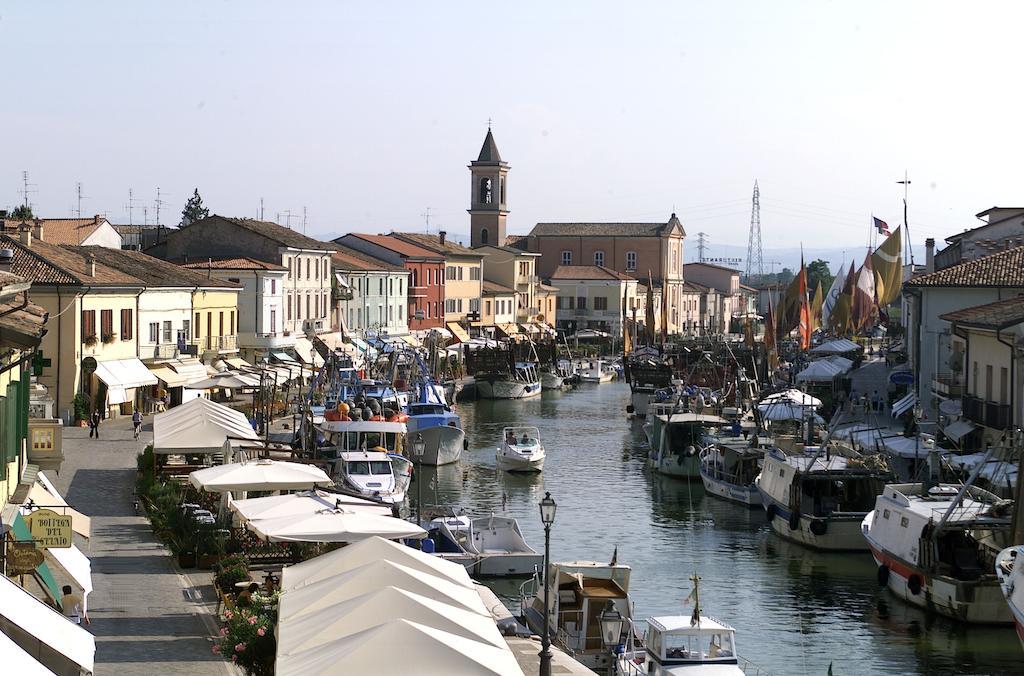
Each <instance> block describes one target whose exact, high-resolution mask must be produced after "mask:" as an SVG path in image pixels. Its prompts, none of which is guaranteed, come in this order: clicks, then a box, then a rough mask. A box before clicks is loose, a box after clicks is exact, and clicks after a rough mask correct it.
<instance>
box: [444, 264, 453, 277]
mask: <svg viewBox="0 0 1024 676" xmlns="http://www.w3.org/2000/svg"><path fill="white" fill-rule="evenodd" d="M444 275H445V279H455V266H454V265H447V266H445V268H444Z"/></svg>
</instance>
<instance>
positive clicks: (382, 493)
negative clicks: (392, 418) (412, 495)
mask: <svg viewBox="0 0 1024 676" xmlns="http://www.w3.org/2000/svg"><path fill="white" fill-rule="evenodd" d="M318 430H319V433H320V436H321V443H320V445H319V446H318V448H317V454H318V456H319V457H320V458H322V459H324V460H326V461H328V462H329V463H331V464H332V466H333V469H334V478H335V480H336V482H337V483H339V484H341V485H342V486H344V487H346V488H349V489H352V490H355V491H357V492H359V493H361V494H363V495H366V496H369V497H374V498H379V499H380V500H383V501H384V502H389V503H400V502H402V501H403V500H405V494H406V491H407V490H408V488H409V483H410V481H411V478H412V462H410V461H409V459H408V458H406V457H404V456H403V451H404V448H405V439H406V434H407V432H408V428H407V427H406V425H405V423H401V422H387V421H380V420H325V421H324V422H323V423H321V424H320V425H319V426H318Z"/></svg>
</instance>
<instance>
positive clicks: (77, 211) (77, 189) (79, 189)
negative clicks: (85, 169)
mask: <svg viewBox="0 0 1024 676" xmlns="http://www.w3.org/2000/svg"><path fill="white" fill-rule="evenodd" d="M75 196H76V198H77V204H78V206H77V207H76V208H75V218H81V217H82V200H84V199H88V197H86V196H85V195H83V194H82V182H81V181H79V182H77V183H75Z"/></svg>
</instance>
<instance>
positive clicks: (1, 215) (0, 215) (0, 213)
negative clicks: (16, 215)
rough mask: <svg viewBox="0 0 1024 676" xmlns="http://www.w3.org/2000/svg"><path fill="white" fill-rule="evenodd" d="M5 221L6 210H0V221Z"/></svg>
mask: <svg viewBox="0 0 1024 676" xmlns="http://www.w3.org/2000/svg"><path fill="white" fill-rule="evenodd" d="M6 220H7V209H0V221H6Z"/></svg>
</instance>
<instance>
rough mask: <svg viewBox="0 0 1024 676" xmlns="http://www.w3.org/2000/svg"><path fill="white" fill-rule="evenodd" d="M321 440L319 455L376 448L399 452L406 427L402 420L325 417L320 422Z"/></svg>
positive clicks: (328, 455)
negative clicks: (324, 419)
mask: <svg viewBox="0 0 1024 676" xmlns="http://www.w3.org/2000/svg"><path fill="white" fill-rule="evenodd" d="M320 432H321V435H322V437H323V443H322V445H321V446H320V449H319V450H320V455H321V456H322V457H326V458H332V457H337V456H338V454H339V453H346V452H355V451H363V450H379V451H381V452H386V453H396V454H399V455H400V454H401V453H402V449H403V448H404V441H405V436H406V433H407V428H406V425H405V423H397V422H381V421H378V420H326V421H324V422H323V424H321V425H320Z"/></svg>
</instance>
